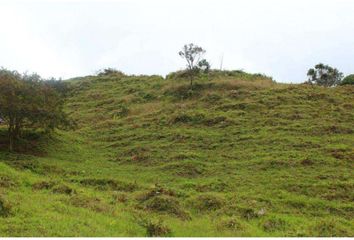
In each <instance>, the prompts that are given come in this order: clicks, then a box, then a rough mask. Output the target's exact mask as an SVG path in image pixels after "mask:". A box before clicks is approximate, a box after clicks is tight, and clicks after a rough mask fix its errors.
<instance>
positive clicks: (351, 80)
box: [340, 74, 354, 85]
mask: <svg viewBox="0 0 354 240" xmlns="http://www.w3.org/2000/svg"><path fill="white" fill-rule="evenodd" d="M340 85H354V74H351V75H348V76H346V77H345V78H344V79H343V81H342V82H341V84H340Z"/></svg>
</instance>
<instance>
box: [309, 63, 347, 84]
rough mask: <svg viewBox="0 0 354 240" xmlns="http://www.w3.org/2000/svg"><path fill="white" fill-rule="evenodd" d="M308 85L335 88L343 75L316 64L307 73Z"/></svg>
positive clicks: (321, 64)
mask: <svg viewBox="0 0 354 240" xmlns="http://www.w3.org/2000/svg"><path fill="white" fill-rule="evenodd" d="M307 76H308V77H309V83H313V84H317V85H320V86H325V87H332V86H336V85H338V84H340V83H341V81H342V79H343V73H341V72H339V70H338V69H336V68H333V67H331V66H329V65H325V64H323V63H320V64H317V65H316V66H315V68H311V69H309V70H308V72H307Z"/></svg>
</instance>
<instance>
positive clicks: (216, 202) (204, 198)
mask: <svg viewBox="0 0 354 240" xmlns="http://www.w3.org/2000/svg"><path fill="white" fill-rule="evenodd" d="M224 203H225V200H224V199H223V198H221V197H219V196H216V195H212V194H203V195H199V196H198V197H196V198H195V199H193V200H192V206H193V207H194V208H196V209H197V210H198V211H214V210H217V209H220V208H221V207H222V206H223V204H224Z"/></svg>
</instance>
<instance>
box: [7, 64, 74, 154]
mask: <svg viewBox="0 0 354 240" xmlns="http://www.w3.org/2000/svg"><path fill="white" fill-rule="evenodd" d="M52 85H53V82H48V83H46V82H45V81H44V80H43V79H41V78H40V76H39V75H37V74H30V75H29V74H19V73H18V72H16V71H9V70H6V69H1V70H0V118H1V119H2V121H3V123H5V124H6V125H7V127H8V138H9V149H10V151H12V150H13V149H14V144H15V141H16V140H18V139H19V138H20V137H21V133H22V130H23V129H25V128H26V129H43V130H44V131H46V132H50V131H52V130H53V129H54V128H56V127H59V126H62V125H68V124H69V121H68V119H67V117H66V115H65V114H64V112H63V104H64V102H63V99H62V97H61V96H60V94H59V92H57V91H56V90H55V87H52ZM55 86H56V88H58V89H63V88H62V87H59V86H61V85H60V83H59V82H58V83H56V85H55Z"/></svg>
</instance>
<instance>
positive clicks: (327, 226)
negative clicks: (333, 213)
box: [310, 219, 350, 237]
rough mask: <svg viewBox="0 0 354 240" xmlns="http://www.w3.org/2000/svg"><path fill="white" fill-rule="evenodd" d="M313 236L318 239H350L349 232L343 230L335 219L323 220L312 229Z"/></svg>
mask: <svg viewBox="0 0 354 240" xmlns="http://www.w3.org/2000/svg"><path fill="white" fill-rule="evenodd" d="M310 232H311V235H313V236H316V237H349V235H350V233H349V231H348V230H346V229H345V228H343V227H342V226H341V225H340V224H338V222H337V221H336V220H335V219H330V220H321V221H319V222H318V223H316V224H314V225H313V226H311V227H310Z"/></svg>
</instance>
